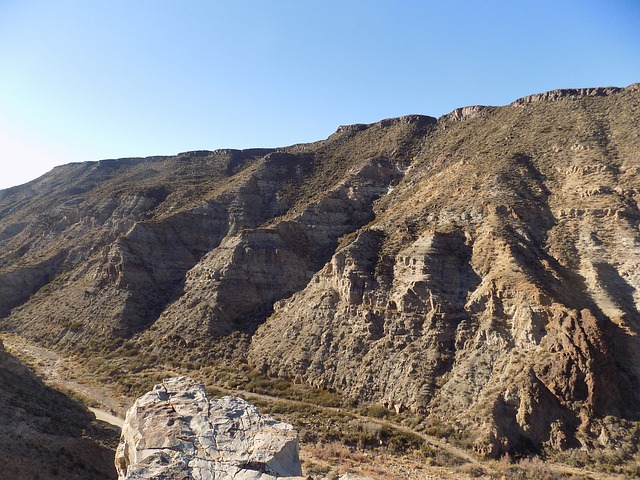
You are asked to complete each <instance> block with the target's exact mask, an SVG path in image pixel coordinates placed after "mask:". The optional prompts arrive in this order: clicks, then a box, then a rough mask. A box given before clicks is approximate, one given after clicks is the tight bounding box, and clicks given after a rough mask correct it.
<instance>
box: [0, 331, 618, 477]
mask: <svg viewBox="0 0 640 480" xmlns="http://www.w3.org/2000/svg"><path fill="white" fill-rule="evenodd" d="M2 341H3V343H4V345H5V347H6V349H7V350H8V351H9V352H10V353H12V354H13V355H15V356H16V357H18V358H20V360H22V361H23V362H24V363H25V364H27V365H29V366H30V367H31V368H32V369H33V370H35V372H36V374H37V375H38V377H40V378H41V379H42V380H43V381H44V382H45V383H47V384H49V385H50V386H52V387H54V388H57V389H59V390H62V391H66V392H72V393H73V394H75V396H76V397H79V398H80V399H82V401H83V402H84V403H85V404H86V405H87V406H88V408H89V410H91V411H92V412H93V413H94V415H95V416H96V418H97V419H98V420H102V421H105V422H107V423H110V424H112V425H114V426H116V427H118V428H122V423H123V418H124V413H125V412H126V409H127V408H128V407H129V406H130V405H131V404H132V403H133V401H134V399H132V398H128V397H123V396H119V395H117V394H115V393H114V392H113V390H112V389H111V388H110V387H109V386H108V385H104V384H100V383H98V382H96V381H95V380H91V379H90V378H91V376H90V375H87V372H85V371H84V370H83V369H82V368H81V367H79V366H78V365H76V364H74V363H73V362H72V361H71V360H70V359H68V358H65V357H63V356H61V355H59V354H58V353H56V352H53V351H51V350H47V349H45V348H42V347H39V346H35V345H31V344H29V343H28V342H27V341H26V340H24V339H22V338H20V337H15V336H9V335H3V337H2ZM216 388H217V389H219V390H221V391H224V392H225V393H227V394H229V395H238V396H241V397H244V398H246V399H247V400H249V401H251V399H252V398H254V399H261V400H264V401H268V402H278V403H289V404H300V405H306V406H310V407H313V408H320V409H323V410H325V411H327V412H339V411H341V410H343V411H344V409H341V408H337V407H324V406H320V405H316V404H313V403H309V402H304V401H299V400H290V399H286V398H281V397H274V396H271V395H264V394H259V393H253V392H249V391H246V390H235V389H234V390H231V389H226V388H223V387H221V386H216ZM349 413H350V414H351V415H354V416H355V417H356V418H359V419H362V420H366V421H369V422H375V423H378V424H380V425H386V426H390V427H393V428H396V429H398V430H400V431H404V432H410V433H413V434H415V435H418V436H419V437H420V438H422V439H423V440H424V441H425V442H426V443H428V444H431V445H432V446H435V447H437V448H439V449H441V450H443V451H445V452H447V453H448V454H449V455H452V456H454V457H457V458H458V459H460V460H463V461H464V462H467V463H470V464H473V465H478V466H482V468H483V470H484V471H485V472H491V473H490V476H491V477H492V478H498V477H499V476H498V477H494V475H498V472H497V471H493V470H494V469H493V468H491V467H490V464H488V463H487V462H485V461H483V460H481V459H478V458H477V457H475V456H474V455H472V454H471V453H469V451H467V450H464V449H462V448H459V447H456V446H455V445H452V444H450V443H448V442H447V441H446V440H443V439H440V438H438V437H433V436H431V435H426V434H425V433H423V432H419V431H416V430H414V429H412V428H409V427H406V426H404V425H400V424H398V423H395V422H393V421H391V420H388V419H385V420H383V419H379V418H373V417H367V416H364V415H360V414H357V413H355V412H353V411H349ZM546 466H547V467H549V468H550V469H551V470H553V471H554V473H556V474H558V475H574V476H577V477H578V478H585V479H594V480H605V479H623V478H625V477H624V476H623V475H616V474H603V473H600V472H593V471H589V470H586V469H581V468H575V467H571V466H568V465H563V464H557V463H553V462H546ZM447 478H453V477H447ZM464 478H467V477H466V475H465V476H464Z"/></svg>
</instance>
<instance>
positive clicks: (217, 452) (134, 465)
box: [116, 377, 302, 480]
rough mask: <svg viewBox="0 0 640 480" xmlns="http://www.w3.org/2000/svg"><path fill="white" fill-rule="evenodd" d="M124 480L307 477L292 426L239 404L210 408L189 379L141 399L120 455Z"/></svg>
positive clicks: (225, 400) (229, 401) (219, 402)
mask: <svg viewBox="0 0 640 480" xmlns="http://www.w3.org/2000/svg"><path fill="white" fill-rule="evenodd" d="M116 468H117V470H118V476H119V478H120V479H121V480H125V479H126V480H134V479H140V480H142V479H162V478H171V479H176V480H177V479H185V480H186V479H193V480H208V479H212V480H213V479H216V480H225V479H229V480H232V479H233V480H270V479H275V478H281V477H296V476H300V475H302V471H301V466H300V459H299V458H298V436H297V433H296V432H295V430H293V427H291V425H288V424H285V423H281V422H277V421H275V420H273V419H272V418H271V417H268V416H266V415H260V414H259V413H258V410H257V409H256V407H254V406H253V405H251V404H250V403H248V402H246V401H245V400H242V399H240V398H237V397H222V398H219V399H212V400H209V399H207V397H206V394H205V390H204V387H203V386H202V385H201V384H198V383H196V382H194V381H192V380H190V379H188V378H185V377H177V378H172V379H167V380H165V381H163V382H162V383H161V384H158V385H156V386H155V387H154V388H153V390H151V391H150V392H148V393H147V394H145V395H143V396H142V397H140V398H139V399H138V400H137V401H136V402H135V404H134V405H133V406H132V407H131V409H130V410H129V411H128V412H127V417H126V420H125V423H124V426H123V429H122V438H121V440H120V445H119V446H118V451H117V454H116Z"/></svg>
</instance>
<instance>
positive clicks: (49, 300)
mask: <svg viewBox="0 0 640 480" xmlns="http://www.w3.org/2000/svg"><path fill="white" fill-rule="evenodd" d="M639 110H640V88H639V87H638V85H632V86H630V87H627V88H625V89H619V88H601V89H582V90H560V91H554V92H548V93H546V94H541V95H533V96H531V97H526V98H523V99H520V100H517V101H516V102H514V103H513V104H511V105H507V106H504V107H466V108H462V109H457V110H455V111H454V112H452V113H451V114H449V115H446V116H444V117H442V118H440V119H438V120H437V121H436V120H435V119H433V118H431V117H424V116H417V115H415V116H407V117H401V118H398V119H389V120H383V121H381V122H378V123H375V124H371V125H352V126H346V127H340V128H339V129H338V130H337V131H336V133H334V134H333V135H332V136H330V137H329V138H328V139H326V140H324V141H320V142H316V143H312V144H305V145H294V146H291V147H286V148H281V149H276V150H258V149H256V150H246V151H234V150H224V151H216V152H191V153H185V154H181V155H178V156H175V157H156V158H149V159H123V160H112V161H103V162H98V163H87V164H75V165H68V166H65V167H59V168H57V169H55V170H54V171H53V172H51V173H50V174H48V175H45V176H44V177H42V178H41V179H38V180H36V181H34V182H31V183H29V184H27V185H24V186H21V187H15V188H13V189H9V190H5V191H1V192H0V248H1V250H0V315H1V316H2V317H3V318H2V319H1V320H0V327H1V328H2V329H5V330H11V331H14V332H17V333H19V334H21V335H24V336H26V337H29V338H31V339H34V340H36V341H39V342H42V343H44V344H47V345H50V346H55V347H57V348H60V349H66V350H68V351H70V352H84V354H85V355H88V356H96V355H97V356H101V355H111V356H113V355H120V356H122V357H123V360H122V361H121V364H120V365H119V368H121V369H127V368H133V367H132V366H129V365H128V363H127V362H128V361H127V358H128V357H127V355H129V354H130V352H132V351H133V352H134V353H138V354H139V355H142V356H144V358H145V360H144V362H146V363H151V362H154V361H157V362H164V361H166V360H167V359H172V360H176V361H177V360H180V359H181V360H182V361H185V362H188V363H190V364H193V363H196V362H197V363H198V364H199V365H202V364H210V365H217V362H219V361H221V360H224V361H229V360H234V361H235V362H236V363H238V362H239V363H243V362H245V361H247V362H248V363H249V365H250V366H252V367H254V368H256V369H258V370H260V371H262V372H263V373H265V374H268V375H272V376H279V377H284V378H288V379H291V380H294V381H296V382H307V383H309V384H312V385H315V386H319V387H324V388H332V389H336V390H338V391H340V392H342V393H344V394H345V396H346V397H348V398H349V399H352V400H353V401H374V402H380V403H383V404H384V405H387V406H389V407H390V408H395V409H397V410H399V411H401V410H406V409H408V410H411V411H414V412H416V413H419V414H421V415H423V416H424V422H425V423H428V422H432V421H433V422H436V421H437V422H444V423H445V424H448V425H450V427H451V428H452V429H454V430H457V431H458V432H463V433H464V434H465V435H467V437H468V438H469V440H470V441H472V442H473V443H474V445H475V448H476V449H477V450H478V451H479V452H481V453H483V454H486V455H492V456H495V455H499V454H501V453H504V452H527V451H540V450H541V449H544V448H547V449H562V448H567V447H571V446H579V445H585V446H598V442H599V441H600V440H598V438H600V439H605V438H607V439H611V438H613V437H615V435H616V433H615V432H614V431H613V430H617V431H619V430H620V429H619V428H618V427H617V426H616V425H617V424H616V425H614V423H616V421H617V420H624V419H630V420H638V416H639V415H640V394H639V393H638V392H640V388H639V387H640V385H639V381H640V362H639V360H640V358H639V356H640V348H639V347H640V345H638V329H639V328H640V316H639V314H638V305H639V301H640V293H639V292H640V274H639V273H638V272H639V271H640V268H639V262H640V261H639V260H638V258H640V256H639V255H638V253H640V252H639V250H638V249H639V247H640V237H639V233H638V227H639V219H640V211H639V210H638V200H639V190H638V188H639V187H638V185H639V184H640V183H639V177H638V175H639V172H640V170H639V169H640V153H639V152H640V138H639V136H638V131H640V128H639V127H640V120H639V119H640V111H639ZM611 419H613V420H611ZM616 419H617V420H616ZM612 422H613V423H612ZM602 432H605V434H602ZM603 441H604V440H603ZM636 443H637V442H636Z"/></svg>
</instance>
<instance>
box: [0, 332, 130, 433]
mask: <svg viewBox="0 0 640 480" xmlns="http://www.w3.org/2000/svg"><path fill="white" fill-rule="evenodd" d="M2 341H3V343H4V345H5V348H6V349H7V351H8V352H9V353H11V354H13V355H15V356H16V357H18V358H19V359H20V360H21V361H22V362H23V363H25V364H26V365H28V366H29V367H31V368H32V369H33V370H34V371H35V373H36V375H37V376H38V377H39V378H40V379H41V380H42V381H44V382H45V383H46V384H47V385H49V386H51V387H53V388H56V389H58V390H60V391H62V392H65V393H71V394H72V395H73V396H74V397H76V399H78V400H81V401H82V402H83V403H85V404H86V405H87V407H88V408H89V410H91V411H92V412H93V413H94V415H95V416H96V418H97V419H98V420H101V421H105V422H107V423H110V424H112V425H114V426H116V427H118V428H122V423H123V418H124V413H125V411H126V409H127V408H128V407H129V406H130V405H131V403H132V402H133V399H130V398H127V397H123V396H119V395H116V394H115V393H114V392H113V391H112V389H111V388H109V386H107V385H103V384H100V383H98V382H96V381H95V380H88V378H87V375H83V373H85V372H84V371H83V370H82V369H81V368H79V366H78V365H76V364H74V363H73V362H72V361H70V360H69V359H67V358H65V357H63V356H61V355H59V354H58V353H56V352H53V351H51V350H47V349H46V348H42V347H39V346H35V345H31V344H29V343H27V341H26V340H24V339H22V338H20V337H16V336H9V335H3V338H2Z"/></svg>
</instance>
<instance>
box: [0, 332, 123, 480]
mask: <svg viewBox="0 0 640 480" xmlns="http://www.w3.org/2000/svg"><path fill="white" fill-rule="evenodd" d="M93 419H94V418H93V414H92V413H90V412H89V411H88V410H87V409H86V408H85V407H84V406H83V405H81V404H80V403H78V402H76V401H73V400H71V399H69V398H67V397H65V396H64V395H62V394H61V393H59V392H57V391H55V390H53V389H51V388H48V387H46V386H45V385H44V384H43V383H42V382H41V381H40V380H39V379H38V378H36V377H35V375H34V374H33V373H32V372H31V370H29V369H28V368H27V367H26V366H24V365H23V364H22V363H20V362H19V361H18V360H17V359H16V358H15V357H13V356H12V355H10V354H9V353H8V352H6V351H5V349H4V347H3V345H2V342H0V478H3V479H30V478H33V479H35V478H38V479H42V480H48V479H54V478H65V479H77V480H95V479H105V480H106V479H112V478H114V477H115V474H116V471H115V468H114V466H113V452H112V451H111V450H110V449H109V448H106V447H104V446H101V445H100V444H99V443H98V442H96V441H94V440H92V437H97V436H98V433H99V432H98V431H97V429H98V427H96V426H92V424H91V422H92V420H93Z"/></svg>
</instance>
